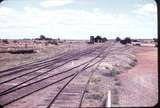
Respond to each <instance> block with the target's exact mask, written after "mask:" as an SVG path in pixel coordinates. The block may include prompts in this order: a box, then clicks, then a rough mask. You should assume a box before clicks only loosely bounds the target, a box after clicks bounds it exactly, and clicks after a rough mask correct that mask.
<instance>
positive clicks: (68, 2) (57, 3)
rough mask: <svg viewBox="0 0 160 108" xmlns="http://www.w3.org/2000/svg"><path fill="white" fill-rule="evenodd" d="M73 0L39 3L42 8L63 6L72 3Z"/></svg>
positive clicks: (50, 0)
mask: <svg viewBox="0 0 160 108" xmlns="http://www.w3.org/2000/svg"><path fill="white" fill-rule="evenodd" d="M73 2H74V0H46V1H43V2H41V3H40V5H41V6H43V7H54V6H64V5H67V4H71V3H73Z"/></svg>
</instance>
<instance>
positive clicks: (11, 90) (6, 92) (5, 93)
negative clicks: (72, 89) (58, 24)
mask: <svg viewBox="0 0 160 108" xmlns="http://www.w3.org/2000/svg"><path fill="white" fill-rule="evenodd" d="M102 50H103V49H102ZM92 51H93V50H92ZM92 51H91V52H92ZM93 60H94V59H93ZM88 62H90V61H88ZM88 62H86V63H88ZM86 63H83V64H81V65H85V64H86ZM81 65H80V66H81ZM77 67H79V66H77ZM77 67H74V68H77ZM74 68H73V69H74ZM71 70H72V69H69V70H67V71H63V72H61V73H57V74H54V75H52V76H49V77H46V78H44V79H41V80H38V81H36V82H32V83H29V84H28V85H25V86H24V85H23V86H21V87H19V88H16V87H18V86H16V87H14V89H13V88H12V89H10V90H7V91H5V92H2V93H1V97H0V98H3V97H5V96H6V95H8V94H10V93H13V92H14V91H17V90H19V89H22V88H24V87H29V86H30V85H33V84H35V83H37V82H40V81H44V80H46V79H48V78H51V77H53V76H57V75H59V74H62V73H66V72H68V71H71ZM74 75H75V73H73V74H70V75H68V76H65V77H63V78H61V79H59V80H57V81H55V82H54V83H51V84H48V85H46V86H44V87H41V88H39V89H36V90H33V91H32V92H31V91H30V92H29V93H28V94H26V95H23V96H21V97H19V98H17V99H13V100H12V101H10V102H7V103H3V104H2V105H3V106H6V105H8V104H11V103H13V102H15V101H17V100H19V99H21V98H24V97H26V96H28V95H30V94H33V93H35V92H37V91H39V90H41V89H43V88H46V87H48V86H50V85H52V84H55V83H58V82H59V81H62V80H64V79H67V78H70V77H72V76H74ZM2 100H3V99H2Z"/></svg>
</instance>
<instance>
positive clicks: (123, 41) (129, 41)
mask: <svg viewBox="0 0 160 108" xmlns="http://www.w3.org/2000/svg"><path fill="white" fill-rule="evenodd" d="M120 43H121V44H127V43H129V44H130V43H131V39H130V38H129V37H126V38H125V39H124V40H121V41H120Z"/></svg>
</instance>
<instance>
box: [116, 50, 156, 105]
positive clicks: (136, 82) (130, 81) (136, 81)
mask: <svg viewBox="0 0 160 108" xmlns="http://www.w3.org/2000/svg"><path fill="white" fill-rule="evenodd" d="M134 50H135V54H136V58H137V60H138V62H137V65H136V66H135V67H133V68H132V69H130V70H128V71H124V72H123V74H120V75H119V76H118V78H119V79H120V81H121V83H122V86H121V87H120V88H119V100H120V101H119V104H120V106H123V107H132V106H135V107H143V106H154V105H156V104H157V102H158V70H157V69H158V68H157V65H158V62H157V48H155V47H134Z"/></svg>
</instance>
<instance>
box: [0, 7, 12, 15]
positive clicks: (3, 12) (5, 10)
mask: <svg viewBox="0 0 160 108" xmlns="http://www.w3.org/2000/svg"><path fill="white" fill-rule="evenodd" d="M14 12H15V10H14V9H12V8H8V7H0V16H7V15H10V14H13V13H14Z"/></svg>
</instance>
